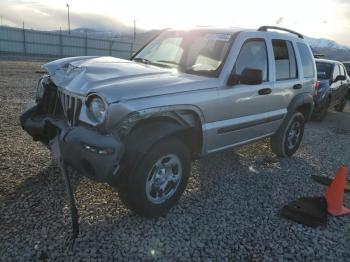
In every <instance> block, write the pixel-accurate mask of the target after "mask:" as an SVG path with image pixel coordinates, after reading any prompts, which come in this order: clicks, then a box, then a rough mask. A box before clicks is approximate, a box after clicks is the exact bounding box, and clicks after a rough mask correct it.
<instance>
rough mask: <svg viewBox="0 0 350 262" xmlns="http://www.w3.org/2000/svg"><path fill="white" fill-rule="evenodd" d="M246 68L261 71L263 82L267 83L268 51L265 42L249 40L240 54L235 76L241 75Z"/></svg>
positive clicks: (234, 70)
mask: <svg viewBox="0 0 350 262" xmlns="http://www.w3.org/2000/svg"><path fill="white" fill-rule="evenodd" d="M246 68H250V69H260V70H261V71H262V73H263V81H267V69H268V64H267V51H266V44H265V40H263V39H251V40H247V41H246V42H245V43H244V44H243V46H242V48H241V51H240V52H239V55H238V57H237V60H236V64H235V66H234V68H233V72H232V73H233V74H236V75H241V74H242V71H243V70H244V69H246Z"/></svg>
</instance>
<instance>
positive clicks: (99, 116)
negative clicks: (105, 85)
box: [88, 96, 107, 123]
mask: <svg viewBox="0 0 350 262" xmlns="http://www.w3.org/2000/svg"><path fill="white" fill-rule="evenodd" d="M88 107H89V111H90V113H91V115H92V116H93V118H94V119H95V120H96V121H97V122H98V123H102V122H103V121H105V118H106V114H107V108H106V104H105V102H104V101H103V100H102V98H100V97H98V96H94V97H92V98H91V100H90V101H89V102H88Z"/></svg>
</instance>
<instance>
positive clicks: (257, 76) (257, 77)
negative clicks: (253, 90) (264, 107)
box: [227, 68, 263, 86]
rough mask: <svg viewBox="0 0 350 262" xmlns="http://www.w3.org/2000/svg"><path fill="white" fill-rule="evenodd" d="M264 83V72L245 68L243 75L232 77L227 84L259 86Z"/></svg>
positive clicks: (233, 75)
mask: <svg viewBox="0 0 350 262" xmlns="http://www.w3.org/2000/svg"><path fill="white" fill-rule="evenodd" d="M262 82H263V79H262V70H260V69H253V68H245V69H244V70H243V71H242V74H241V75H235V74H232V75H230V77H229V79H228V81H227V84H228V85H230V86H233V85H237V84H245V85H259V84H261V83H262Z"/></svg>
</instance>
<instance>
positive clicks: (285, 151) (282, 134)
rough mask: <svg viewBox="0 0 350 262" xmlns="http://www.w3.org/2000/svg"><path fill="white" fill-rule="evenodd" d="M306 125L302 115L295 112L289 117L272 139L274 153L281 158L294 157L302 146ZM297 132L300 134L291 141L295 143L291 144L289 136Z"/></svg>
mask: <svg viewBox="0 0 350 262" xmlns="http://www.w3.org/2000/svg"><path fill="white" fill-rule="evenodd" d="M304 125H305V118H304V115H303V114H302V113H300V112H294V113H293V114H290V115H289V116H287V118H286V119H285V120H284V122H283V124H282V126H281V127H280V129H279V130H278V131H277V133H276V134H275V135H274V136H272V137H271V139H270V144H271V150H272V152H273V153H275V154H276V155H277V156H280V157H289V156H292V155H293V154H294V153H295V152H296V151H297V150H298V148H299V146H300V143H301V140H302V138H303V135H304ZM295 130H298V132H299V133H298V135H297V137H295V139H291V141H292V142H293V143H292V144H290V143H289V139H288V136H289V135H292V132H294V131H295ZM294 140H295V141H294Z"/></svg>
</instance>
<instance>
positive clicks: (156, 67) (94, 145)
mask: <svg viewBox="0 0 350 262" xmlns="http://www.w3.org/2000/svg"><path fill="white" fill-rule="evenodd" d="M270 29H274V30H282V31H286V32H287V33H286V32H284V33H277V32H275V31H271V30H270ZM44 68H45V69H46V71H47V74H46V75H44V76H43V77H42V78H41V79H40V80H39V83H38V86H37V95H36V101H35V102H33V103H32V105H31V106H28V109H27V110H26V111H25V112H23V114H22V115H21V124H22V127H23V128H24V129H25V130H26V131H27V132H28V133H29V134H30V135H31V136H32V137H33V139H34V140H39V141H42V142H43V143H45V144H47V145H49V146H50V147H51V148H52V147H53V145H56V146H55V148H58V150H59V155H60V158H61V159H62V161H64V163H65V164H67V165H69V166H71V167H73V168H74V169H76V170H78V171H79V172H80V173H81V174H83V175H85V176H87V177H89V178H91V179H93V180H95V181H99V182H107V183H109V184H110V185H111V186H113V187H117V188H118V190H119V193H120V194H119V195H120V197H121V198H122V200H123V201H124V203H125V204H126V205H127V206H128V207H129V208H131V209H132V210H134V211H135V212H137V213H138V214H141V215H145V216H159V215H163V214H165V213H166V211H167V210H169V208H170V207H172V206H173V205H174V204H175V203H176V202H177V201H178V200H179V198H180V196H181V194H182V193H183V191H184V190H185V187H186V184H187V180H188V177H189V175H190V166H191V161H192V160H193V159H195V158H198V157H200V156H203V155H206V154H209V153H213V152H217V151H220V150H224V149H228V148H232V147H235V146H239V145H242V144H246V143H250V142H253V141H256V140H258V139H262V138H266V137H270V140H271V149H272V151H273V152H274V153H275V154H277V155H278V156H281V157H286V156H291V155H293V154H294V153H295V152H296V150H297V149H298V147H299V145H300V142H301V140H302V137H303V131H304V124H305V122H306V121H308V119H309V117H310V115H311V113H312V110H313V107H314V104H313V95H314V92H315V91H314V86H315V81H316V67H315V62H314V59H313V56H312V53H311V50H310V48H309V46H308V44H307V43H306V42H305V40H304V39H303V36H302V35H301V34H299V33H296V32H294V31H291V30H288V29H284V28H278V27H270V26H263V27H260V28H259V29H258V30H244V29H237V28H235V29H234V28H227V29H222V28H194V29H190V30H166V31H163V32H162V33H161V34H160V35H158V36H157V37H156V38H154V39H153V40H152V41H150V42H149V43H148V44H147V45H145V47H143V48H142V49H141V50H140V51H139V52H138V53H137V54H136V55H134V57H133V58H132V59H131V61H129V60H123V59H118V58H114V57H72V58H64V59H59V60H57V61H53V62H50V63H48V64H46V65H44Z"/></svg>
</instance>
